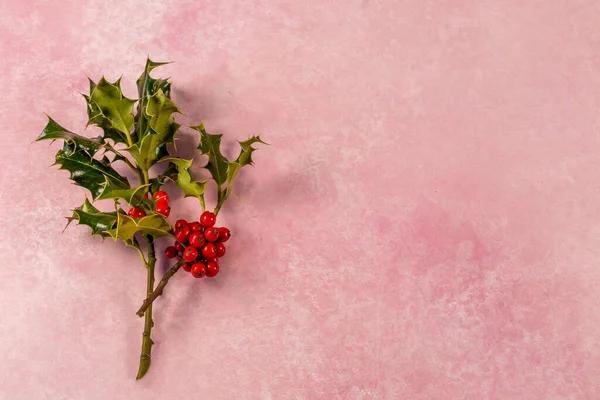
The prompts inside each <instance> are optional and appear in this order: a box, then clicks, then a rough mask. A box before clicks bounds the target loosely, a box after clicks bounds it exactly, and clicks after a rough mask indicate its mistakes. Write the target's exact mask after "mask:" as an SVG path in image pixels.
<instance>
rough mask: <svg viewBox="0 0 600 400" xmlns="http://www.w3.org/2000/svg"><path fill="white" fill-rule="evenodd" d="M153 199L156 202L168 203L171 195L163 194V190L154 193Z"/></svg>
mask: <svg viewBox="0 0 600 400" xmlns="http://www.w3.org/2000/svg"><path fill="white" fill-rule="evenodd" d="M152 198H153V199H154V200H160V199H165V200H166V201H169V195H168V194H167V193H166V192H163V191H162V190H161V191H158V192H156V193H154V196H152Z"/></svg>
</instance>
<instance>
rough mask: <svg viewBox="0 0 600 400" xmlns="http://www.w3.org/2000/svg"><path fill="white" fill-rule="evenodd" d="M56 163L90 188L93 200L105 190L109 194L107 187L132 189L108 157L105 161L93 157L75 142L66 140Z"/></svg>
mask: <svg viewBox="0 0 600 400" xmlns="http://www.w3.org/2000/svg"><path fill="white" fill-rule="evenodd" d="M55 164H57V165H60V169H63V170H66V171H68V172H69V175H70V178H71V179H72V180H73V181H74V182H75V183H76V184H77V185H79V186H81V187H84V188H86V189H88V190H89V191H90V193H91V194H92V199H93V200H96V199H98V198H99V197H100V195H102V193H103V192H105V194H104V196H107V194H106V193H107V192H106V188H107V187H109V188H110V189H111V190H117V189H118V190H126V189H131V187H130V185H129V181H128V180H127V178H125V177H124V176H122V175H121V174H119V173H118V172H117V171H115V170H114V169H113V168H112V167H111V166H110V163H109V162H108V160H107V159H106V158H105V159H104V160H103V161H98V160H96V159H94V158H91V157H90V156H89V154H88V153H87V152H85V151H82V150H77V146H76V143H74V142H70V141H67V142H65V144H64V146H63V148H62V150H59V151H58V152H57V153H56V162H55ZM105 198H108V197H105Z"/></svg>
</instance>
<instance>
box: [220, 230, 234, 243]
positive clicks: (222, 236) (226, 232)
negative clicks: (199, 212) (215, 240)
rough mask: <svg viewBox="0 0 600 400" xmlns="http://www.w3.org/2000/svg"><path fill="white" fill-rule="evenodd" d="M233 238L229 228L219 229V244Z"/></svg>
mask: <svg viewBox="0 0 600 400" xmlns="http://www.w3.org/2000/svg"><path fill="white" fill-rule="evenodd" d="M230 237H231V232H230V231H229V229H227V228H223V227H221V228H219V242H226V241H228V240H229V238H230Z"/></svg>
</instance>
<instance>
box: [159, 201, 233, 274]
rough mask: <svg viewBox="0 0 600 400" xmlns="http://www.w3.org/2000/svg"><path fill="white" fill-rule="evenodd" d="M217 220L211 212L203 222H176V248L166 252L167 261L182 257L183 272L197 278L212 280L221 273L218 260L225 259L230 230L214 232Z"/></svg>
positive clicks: (204, 215)
mask: <svg viewBox="0 0 600 400" xmlns="http://www.w3.org/2000/svg"><path fill="white" fill-rule="evenodd" d="M216 222H217V217H216V216H215V214H213V213H211V212H210V211H205V212H203V213H202V215H200V221H195V222H188V221H186V220H184V219H180V220H178V221H177V222H175V239H177V240H176V241H175V244H174V245H173V246H169V247H167V248H166V249H165V256H166V257H167V258H175V257H180V258H183V260H184V261H185V262H186V263H185V264H184V265H183V269H184V270H186V271H187V272H191V273H192V275H193V276H194V277H196V278H202V277H203V276H205V275H206V276H208V277H213V276H215V275H217V274H218V273H219V258H221V257H223V256H224V255H225V251H226V249H225V245H224V244H223V243H225V242H226V241H228V240H229V238H230V237H231V232H229V229H227V228H215V223H216Z"/></svg>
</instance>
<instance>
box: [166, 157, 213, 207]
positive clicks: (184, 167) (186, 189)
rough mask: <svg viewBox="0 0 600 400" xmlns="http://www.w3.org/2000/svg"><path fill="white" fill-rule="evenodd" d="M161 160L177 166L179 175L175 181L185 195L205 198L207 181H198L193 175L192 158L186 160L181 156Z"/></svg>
mask: <svg viewBox="0 0 600 400" xmlns="http://www.w3.org/2000/svg"><path fill="white" fill-rule="evenodd" d="M160 161H161V162H169V163H171V165H174V166H175V168H177V175H176V178H175V179H173V178H171V179H173V181H174V182H175V183H176V184H177V186H179V187H180V188H181V190H182V191H183V194H184V196H185V197H190V196H193V197H197V198H198V199H201V200H203V199H204V188H205V187H206V182H207V181H196V180H194V178H193V177H192V174H191V172H190V167H191V166H192V160H184V159H181V158H174V157H173V158H164V159H162V160H160Z"/></svg>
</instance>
